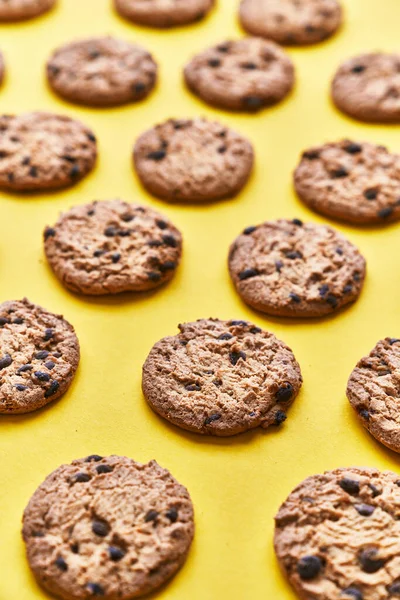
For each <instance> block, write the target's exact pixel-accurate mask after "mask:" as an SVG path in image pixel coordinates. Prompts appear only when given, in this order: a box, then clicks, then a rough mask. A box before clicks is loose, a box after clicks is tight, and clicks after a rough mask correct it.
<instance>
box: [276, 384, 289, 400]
mask: <svg viewBox="0 0 400 600" xmlns="http://www.w3.org/2000/svg"><path fill="white" fill-rule="evenodd" d="M292 396H293V386H292V384H291V383H289V382H286V383H284V384H283V385H281V386H280V387H279V388H278V389H277V391H276V392H275V400H276V402H289V400H291V398H292Z"/></svg>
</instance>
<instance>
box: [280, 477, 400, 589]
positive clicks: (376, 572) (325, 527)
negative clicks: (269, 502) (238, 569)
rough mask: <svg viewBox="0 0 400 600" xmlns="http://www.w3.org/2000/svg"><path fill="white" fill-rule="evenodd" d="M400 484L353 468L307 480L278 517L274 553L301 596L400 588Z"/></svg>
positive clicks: (391, 479)
mask: <svg viewBox="0 0 400 600" xmlns="http://www.w3.org/2000/svg"><path fill="white" fill-rule="evenodd" d="M399 507H400V481H399V476H398V475H396V474H395V473H391V472H390V471H385V472H381V471H378V470H377V469H366V468H356V467H351V468H348V469H344V468H343V469H336V470H334V471H327V472H325V473H324V474H323V475H314V476H312V477H309V478H308V479H306V480H305V481H303V482H302V483H301V484H300V485H299V486H298V487H297V488H296V489H295V490H294V491H293V492H292V493H291V494H290V495H289V497H288V498H287V500H286V501H285V502H284V503H283V505H282V506H281V508H280V509H279V512H278V514H277V516H276V517H275V522H276V527H275V540H274V545H275V552H276V555H277V557H278V560H279V563H280V565H281V567H282V569H283V570H284V572H285V574H286V576H287V578H288V580H289V581H290V583H291V584H292V586H293V587H294V589H295V590H296V592H297V594H298V595H299V598H302V599H303V600H311V598H312V599H313V600H388V598H394V597H396V598H397V596H398V595H399V593H400V570H399V564H400V542H399V538H400V520H399V519H400V508H399Z"/></svg>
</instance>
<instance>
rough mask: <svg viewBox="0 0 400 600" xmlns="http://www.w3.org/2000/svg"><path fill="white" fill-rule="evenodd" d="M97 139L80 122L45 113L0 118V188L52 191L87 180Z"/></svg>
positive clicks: (94, 155)
mask: <svg viewBox="0 0 400 600" xmlns="http://www.w3.org/2000/svg"><path fill="white" fill-rule="evenodd" d="M96 158H97V147H96V138H95V136H94V135H93V132H92V131H91V130H90V129H89V128H88V127H86V126H85V125H83V123H81V122H80V121H75V120H74V119H70V118H69V117H65V116H60V115H55V114H52V113H46V112H32V113H24V114H21V115H2V116H0V188H4V189H7V190H11V191H40V190H51V189H57V188H62V187H66V186H69V185H72V184H74V183H76V182H77V181H79V180H80V179H82V178H83V177H85V175H87V174H88V173H89V172H90V171H91V170H92V169H93V167H94V165H95V163H96Z"/></svg>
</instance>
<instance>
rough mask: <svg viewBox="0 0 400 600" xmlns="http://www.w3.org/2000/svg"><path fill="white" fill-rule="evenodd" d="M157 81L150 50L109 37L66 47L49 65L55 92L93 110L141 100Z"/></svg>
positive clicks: (75, 43)
mask: <svg viewBox="0 0 400 600" xmlns="http://www.w3.org/2000/svg"><path fill="white" fill-rule="evenodd" d="M156 78H157V65H156V63H155V62H154V60H153V58H152V56H151V54H149V53H148V52H147V50H145V49H144V48H142V47H141V46H138V45H136V44H129V43H128V42H125V41H123V40H119V39H117V38H113V37H110V36H108V37H96V38H95V37H94V38H88V39H85V40H77V41H74V42H70V43H69V44H65V45H64V46H61V47H60V48H58V49H57V50H55V52H54V53H53V55H52V56H51V58H50V59H49V61H48V62H47V79H48V82H49V84H50V86H51V87H52V89H53V90H54V91H55V92H56V93H57V94H59V95H60V96H62V97H63V98H65V99H67V100H70V101H71V102H77V103H78V104H88V105H90V106H116V105H118V104H124V103H126V102H137V101H138V100H142V99H143V98H145V97H146V96H147V95H148V94H149V93H150V91H151V90H152V89H153V87H154V85H155V82H156Z"/></svg>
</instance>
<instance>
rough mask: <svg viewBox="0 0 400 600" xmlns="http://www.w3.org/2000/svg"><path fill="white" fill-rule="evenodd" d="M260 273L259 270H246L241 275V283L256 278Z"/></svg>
mask: <svg viewBox="0 0 400 600" xmlns="http://www.w3.org/2000/svg"><path fill="white" fill-rule="evenodd" d="M259 274H260V273H259V271H258V270H257V269H245V270H244V271H241V273H239V279H240V281H244V280H245V279H250V278H251V277H256V276H257V275H259Z"/></svg>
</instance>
